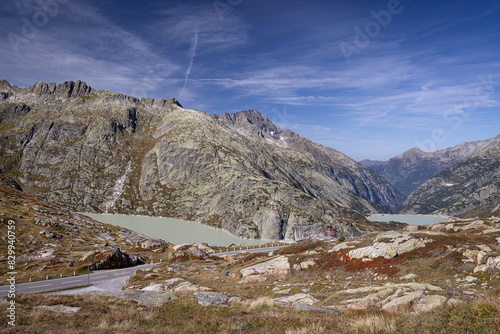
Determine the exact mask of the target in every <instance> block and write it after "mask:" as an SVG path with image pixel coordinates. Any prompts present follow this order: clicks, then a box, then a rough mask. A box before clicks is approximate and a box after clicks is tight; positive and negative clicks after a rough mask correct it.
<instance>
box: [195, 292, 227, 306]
mask: <svg viewBox="0 0 500 334" xmlns="http://www.w3.org/2000/svg"><path fill="white" fill-rule="evenodd" d="M193 296H194V297H195V298H196V300H197V301H198V304H200V305H203V306H210V305H219V306H220V305H224V304H227V303H228V302H229V297H228V296H226V295H223V294H222V293H218V292H194V293H193Z"/></svg>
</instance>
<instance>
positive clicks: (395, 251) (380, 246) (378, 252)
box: [348, 232, 433, 259]
mask: <svg viewBox="0 0 500 334" xmlns="http://www.w3.org/2000/svg"><path fill="white" fill-rule="evenodd" d="M374 241H375V243H374V244H373V245H371V246H367V247H362V248H358V249H353V250H351V251H349V254H348V255H349V257H350V258H356V259H375V258H377V257H383V258H386V259H390V258H393V257H396V256H397V255H400V254H403V253H407V252H410V251H412V250H414V249H416V248H420V247H425V245H426V244H427V243H429V242H432V241H433V240H432V239H428V238H418V237H414V236H412V235H411V234H410V233H409V232H385V233H380V234H379V235H378V236H377V237H376V238H375V240H374Z"/></svg>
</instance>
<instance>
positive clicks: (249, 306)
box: [242, 297, 274, 312]
mask: <svg viewBox="0 0 500 334" xmlns="http://www.w3.org/2000/svg"><path fill="white" fill-rule="evenodd" d="M242 306H243V308H244V309H245V310H246V311H247V312H251V311H254V310H256V309H259V308H263V307H267V308H270V307H272V306H274V301H273V300H272V299H271V298H269V297H259V298H257V299H247V300H245V301H243V302H242Z"/></svg>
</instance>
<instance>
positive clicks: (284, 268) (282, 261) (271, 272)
mask: <svg viewBox="0 0 500 334" xmlns="http://www.w3.org/2000/svg"><path fill="white" fill-rule="evenodd" d="M289 271H290V263H289V262H288V258H287V257H286V256H280V257H277V258H274V259H272V260H269V261H266V262H262V263H258V264H255V265H253V266H250V267H246V268H243V269H241V270H240V273H241V275H242V276H243V277H246V276H250V275H263V276H265V277H274V278H280V277H283V276H285V275H287V274H288V272H289Z"/></svg>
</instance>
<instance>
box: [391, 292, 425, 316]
mask: <svg viewBox="0 0 500 334" xmlns="http://www.w3.org/2000/svg"><path fill="white" fill-rule="evenodd" d="M421 295H422V293H421V292H420V293H419V292H413V293H409V294H406V295H404V296H401V297H397V298H394V299H392V300H391V301H390V302H388V303H387V304H385V305H383V306H382V310H383V311H386V312H388V313H397V312H401V311H403V310H405V309H407V308H408V307H409V306H410V304H411V302H412V301H414V300H415V299H418V298H420V296H421Z"/></svg>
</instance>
